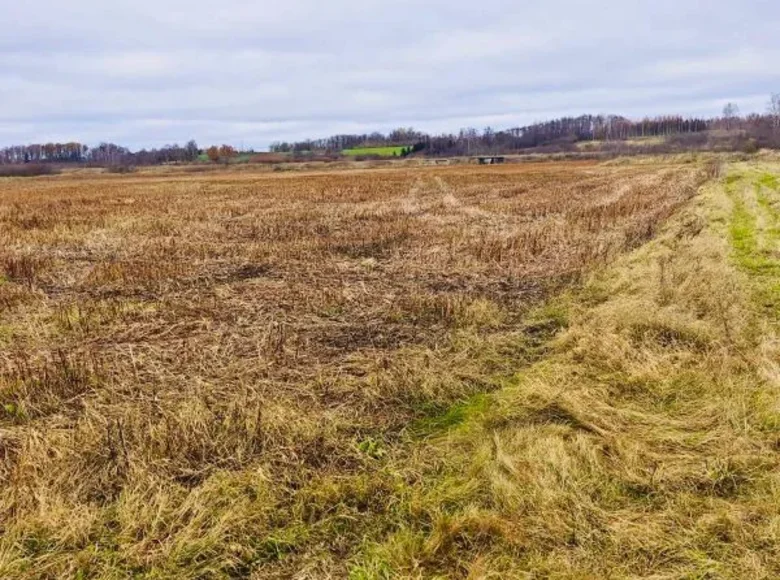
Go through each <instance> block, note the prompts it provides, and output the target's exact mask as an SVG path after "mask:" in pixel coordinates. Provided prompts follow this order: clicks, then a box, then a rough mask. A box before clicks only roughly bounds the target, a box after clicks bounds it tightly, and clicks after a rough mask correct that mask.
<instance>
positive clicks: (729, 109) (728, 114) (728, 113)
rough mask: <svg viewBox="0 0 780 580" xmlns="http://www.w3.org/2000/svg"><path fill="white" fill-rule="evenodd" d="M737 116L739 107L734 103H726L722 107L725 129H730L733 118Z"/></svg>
mask: <svg viewBox="0 0 780 580" xmlns="http://www.w3.org/2000/svg"><path fill="white" fill-rule="evenodd" d="M737 117H739V107H738V106H737V104H736V103H726V106H725V107H723V118H724V119H725V120H726V130H727V131H728V130H729V129H731V124H732V121H733V120H734V119H736V118H737Z"/></svg>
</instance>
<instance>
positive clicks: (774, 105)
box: [767, 93, 780, 130]
mask: <svg viewBox="0 0 780 580" xmlns="http://www.w3.org/2000/svg"><path fill="white" fill-rule="evenodd" d="M767 112H768V113H769V114H770V115H771V117H772V126H773V127H774V128H775V130H777V129H778V128H780V93H772V94H771V95H770V97H769V105H768V106H767Z"/></svg>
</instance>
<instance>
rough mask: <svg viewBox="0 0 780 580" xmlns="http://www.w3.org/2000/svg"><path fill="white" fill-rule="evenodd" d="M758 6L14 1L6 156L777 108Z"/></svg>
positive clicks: (771, 28)
mask: <svg viewBox="0 0 780 580" xmlns="http://www.w3.org/2000/svg"><path fill="white" fill-rule="evenodd" d="M747 4H748V6H749V9H747V8H746V7H745V6H744V5H742V6H736V5H732V4H727V3H725V2H717V3H715V4H714V5H711V7H710V9H708V11H707V13H706V14H704V15H702V14H699V13H697V7H698V5H697V3H695V2H692V1H691V0H683V1H681V2H671V1H668V0H665V1H663V2H654V3H652V4H651V3H649V2H642V3H641V4H640V5H639V6H624V5H623V4H621V3H618V2H616V1H614V0H609V1H607V2H603V3H602V6H601V7H600V8H599V9H598V10H596V9H593V8H592V7H582V6H578V5H575V4H574V3H572V2H570V1H565V0H558V1H557V2H554V3H551V4H547V5H545V6H544V7H541V6H535V7H525V8H523V7H518V6H516V5H515V4H514V3H511V2H507V1H503V0H501V1H488V2H485V3H482V4H480V5H479V6H475V5H473V4H471V3H466V2H455V3H453V2H443V1H440V0H436V1H434V2H429V3H427V4H426V5H425V6H419V5H417V4H412V3H411V2H409V1H407V0H400V1H399V2H394V3H392V4H387V3H380V2H375V1H371V0H369V1H367V2H365V3H363V4H361V5H359V6H355V5H352V4H349V3H347V2H344V1H342V0H338V1H336V2H333V3H330V4H328V5H327V6H323V5H319V4H316V3H314V2H311V1H310V0H298V1H296V2H292V3H291V4H288V5H285V6H270V7H265V6H264V7H261V8H260V7H257V6H254V5H252V4H250V3H246V2H239V1H235V0H234V1H232V2H228V3H226V4H223V5H221V6H220V7H218V8H214V7H212V6H210V5H209V4H206V3H205V2H201V1H200V0H196V1H195V2H187V3H184V2H180V1H177V2H173V3H168V4H167V5H166V6H159V5H157V4H152V3H151V2H148V1H147V0H142V1H140V2H134V3H131V2H127V1H122V2H119V3H116V4H114V5H112V8H111V9H108V8H106V7H102V6H100V5H97V4H95V5H94V6H93V7H91V8H88V9H84V8H82V9H80V10H77V9H75V8H73V7H71V6H64V5H60V4H58V3H54V2H51V1H50V0H44V1H43V2H42V3H38V4H36V5H34V6H33V5H13V6H10V7H9V8H7V9H6V10H7V12H8V13H9V16H10V21H11V22H14V24H15V26H14V27H13V28H12V29H11V30H10V31H8V33H7V34H5V36H4V38H3V39H1V40H0V48H2V53H0V80H2V84H0V86H1V87H2V88H0V94H2V95H3V100H4V102H6V103H8V106H7V107H6V108H4V109H3V110H2V111H0V147H5V146H9V145H18V144H23V143H45V142H67V141H78V142H82V143H86V144H89V145H90V146H94V145H97V144H99V143H100V142H113V143H117V144H120V145H123V146H125V147H128V148H130V149H132V150H134V151H137V150H140V149H150V148H157V147H161V146H164V145H166V144H171V143H180V144H181V143H185V142H186V141H188V140H190V139H194V140H196V141H197V142H198V144H199V145H207V144H213V143H231V144H233V145H239V144H241V143H243V144H244V148H245V149H254V150H258V151H259V150H267V149H268V146H269V145H270V144H271V143H272V142H274V141H299V140H305V139H308V138H312V139H314V138H321V137H326V136H329V135H336V134H355V133H358V134H360V133H369V132H372V131H380V132H387V131H389V130H392V129H394V128H396V127H414V128H415V129H417V130H419V131H423V132H426V133H432V134H439V133H453V132H457V131H458V130H459V129H460V128H464V127H474V128H478V129H482V128H484V127H487V126H490V127H493V128H494V129H496V130H505V129H510V128H513V127H516V126H523V125H529V124H532V123H534V122H537V121H542V122H543V121H545V120H549V119H554V118H558V117H564V116H578V115H579V114H581V112H582V111H592V112H593V113H592V114H599V113H600V112H601V113H603V114H608V113H606V111H609V112H612V113H614V114H619V115H623V116H625V117H628V118H631V119H641V118H642V117H645V116H649V117H654V116H660V115H681V116H684V117H691V116H693V117H707V118H711V117H716V116H719V115H720V111H721V109H722V107H723V105H725V104H726V103H727V102H734V103H736V104H737V105H738V106H739V107H740V110H741V113H742V114H743V115H746V114H750V113H763V112H764V111H765V108H766V102H767V101H768V98H769V94H770V93H772V92H777V91H778V90H780V70H777V67H776V66H774V63H775V62H777V57H778V56H779V55H780V40H779V39H778V38H777V36H776V34H775V33H774V32H775V31H776V30H777V27H778V25H779V24H780V7H778V6H777V5H775V4H774V3H770V2H765V1H763V0H752V1H751V2H748V3H747ZM561 14H563V15H565V17H564V18H561V17H560V15H561ZM117 15H121V17H117ZM605 70H606V71H609V72H608V73H606V74H605V72H604V71H605ZM52 95H56V98H52Z"/></svg>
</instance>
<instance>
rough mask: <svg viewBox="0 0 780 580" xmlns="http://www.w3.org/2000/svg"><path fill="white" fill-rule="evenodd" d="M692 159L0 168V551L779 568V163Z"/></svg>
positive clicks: (31, 570)
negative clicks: (190, 170) (203, 168)
mask: <svg viewBox="0 0 780 580" xmlns="http://www.w3.org/2000/svg"><path fill="white" fill-rule="evenodd" d="M717 171H718V168H717V167H716V166H715V165H704V164H696V163H689V164H674V163H668V162H663V161H660V160H658V161H655V162H653V163H643V164H635V163H625V164H620V165H617V164H615V165H596V164H588V163H560V164H558V163H542V164H523V165H505V166H501V167H487V168H484V167H478V166H455V167H418V168H395V169H376V170H350V171H330V172H320V173H304V172H290V173H284V174H281V173H252V172H246V171H244V172H234V171H231V170H230V169H225V170H224V171H220V172H216V173H208V174H193V175H181V174H171V175H163V174H161V173H160V172H156V173H152V172H144V171H141V172H138V173H136V174H133V175H129V176H127V175H121V176H120V175H61V176H52V177H40V178H26V179H16V178H11V179H6V180H0V577H8V578H11V577H13V578H25V577H28V578H60V577H76V578H88V577H101V578H104V577H108V578H124V577H127V576H128V575H130V576H136V577H153V578H223V577H256V578H290V577H296V578H328V577H332V578H341V577H352V578H356V579H357V578H395V577H406V578H422V577H433V576H436V575H439V576H441V577H453V578H458V577H461V578H467V577H468V578H488V577H496V578H498V577H507V578H514V577H524V575H526V574H527V573H529V572H530V571H535V572H536V573H537V574H539V575H540V576H543V577H578V578H581V577H605V576H611V577H629V576H630V577H637V576H652V575H655V576H656V577H700V578H705V577H712V578H716V577H735V576H740V575H741V574H740V573H744V572H745V571H747V572H748V574H747V575H748V576H749V577H755V578H760V577H765V578H771V577H777V575H778V574H780V544H779V543H778V540H779V539H780V508H778V506H779V505H780V491H778V490H780V478H779V477H778V475H777V473H778V472H780V470H778V468H780V462H778V460H777V457H776V455H777V448H778V445H780V414H779V413H780V399H778V396H777V394H776V392H777V386H778V384H777V381H778V376H780V374H779V372H778V367H777V360H778V358H780V357H778V354H780V353H778V345H777V339H776V328H777V324H778V315H779V314H780V302H778V298H777V297H778V295H780V292H778V288H780V286H778V284H780V272H778V268H780V266H779V265H778V264H779V263H780V258H778V254H777V248H778V246H777V244H778V227H780V206H779V205H778V187H777V180H776V178H775V177H773V175H776V174H777V168H776V166H769V165H767V166H766V167H760V168H757V167H756V166H753V165H747V164H742V165H735V166H732V167H728V168H726V169H725V170H724V171H725V172H726V173H727V175H725V176H724V177H721V178H718V177H717ZM697 194H699V195H697Z"/></svg>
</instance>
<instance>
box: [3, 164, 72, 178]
mask: <svg viewBox="0 0 780 580" xmlns="http://www.w3.org/2000/svg"><path fill="white" fill-rule="evenodd" d="M59 172H60V170H59V169H58V168H56V167H54V166H53V165H45V164H43V163H25V164H24V165H0V177H35V176H36V175H56V174H57V173H59Z"/></svg>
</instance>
